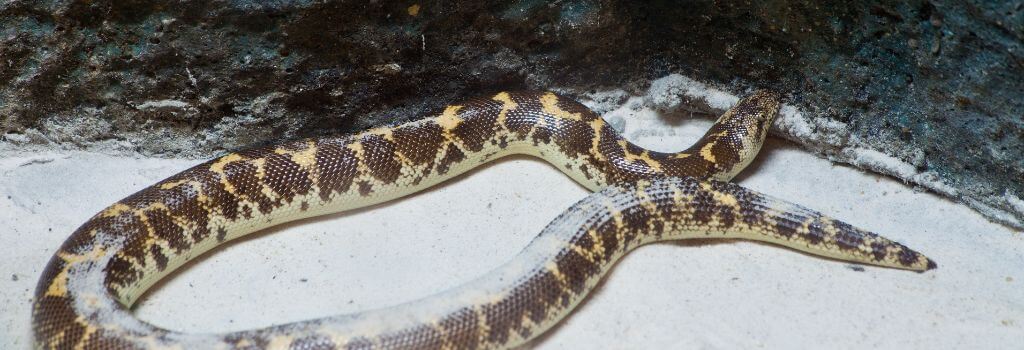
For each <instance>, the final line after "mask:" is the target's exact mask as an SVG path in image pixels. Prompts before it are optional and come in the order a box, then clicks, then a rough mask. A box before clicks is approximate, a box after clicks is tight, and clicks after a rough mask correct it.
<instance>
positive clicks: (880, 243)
mask: <svg viewBox="0 0 1024 350" xmlns="http://www.w3.org/2000/svg"><path fill="white" fill-rule="evenodd" d="M777 110H778V97H777V96H776V95H775V94H773V93H770V92H766V91H759V92H755V93H754V94H752V95H751V96H750V97H748V98H745V99H743V100H741V101H740V103H738V104H737V105H736V106H735V107H733V108H732V109H730V110H729V111H728V112H726V113H725V114H724V115H723V116H722V117H720V118H719V119H718V121H716V123H715V124H714V125H713V126H712V128H711V129H710V130H709V131H708V132H707V134H705V136H704V137H702V138H701V139H700V140H699V141H698V142H697V143H696V144H694V145H693V146H692V147H690V148H689V149H687V150H685V151H682V152H677V153H661V152H653V151H648V150H644V149H642V148H640V147H637V146H635V145H633V144H631V143H629V142H628V141H626V140H624V139H622V138H621V137H620V136H619V135H618V134H617V133H616V132H615V131H614V130H612V129H611V128H610V127H609V126H608V125H607V124H606V123H605V122H604V120H603V119H601V118H600V116H598V115H596V114H594V113H593V112H592V111H590V110H589V109H587V108H585V107H584V106H582V105H580V104H579V103H577V102H574V101H572V100H569V99H566V98H563V97H560V96H558V95H556V94H554V93H550V92H501V93H498V94H496V95H493V96H490V97H484V98H477V99H471V100H468V101H465V102H463V103H459V104H455V105H450V106H447V107H446V108H445V109H444V111H443V112H441V113H439V114H436V115H433V116H430V117H427V118H424V119H420V120H417V121H413V122H409V123H405V124H400V125H394V126H388V127H381V128H376V129H370V130H367V131H364V132H361V133H358V134H353V135H345V136H338V137H327V138H317V139H306V140H299V141H294V142H289V143H284V144H280V145H275V146H267V147H260V148H254V149H249V150H244V151H239V152H234V153H228V154H226V155H224V156H221V157H219V158H216V159H213V160H211V161H208V162H206V163H203V164H200V165H198V166H195V167H193V168H190V169H188V170H185V171H183V172H181V173H179V174H177V175H174V176H172V177H170V178H168V179H165V180H163V181H161V182H159V183H157V184H155V185H152V186H150V187H147V188H145V189H143V190H141V191H139V192H137V193H135V194H133V195H131V196H129V197H127V198H125V199H123V200H121V201H119V202H118V203H115V204H114V205H111V206H110V207H108V208H106V209H104V210H103V211H101V212H100V213H98V214H96V215H95V216H93V217H92V218H91V219H89V221H87V222H86V223H85V224H83V225H82V226H81V227H80V228H79V229H77V230H76V231H75V232H74V233H72V235H71V236H70V237H69V238H68V239H67V241H65V243H64V244H63V245H62V246H61V247H60V248H59V250H58V251H57V252H56V253H55V254H54V256H53V258H51V260H50V262H49V263H48V265H47V267H46V269H45V270H44V271H43V274H42V277H41V279H40V281H39V284H38V287H37V289H36V294H35V300H34V304H33V316H32V318H33V330H34V333H35V337H36V344H37V347H38V348H46V349H111V350H114V349H363V348H420V349H458V348H507V347H512V346H516V345H519V344H522V343H523V342H525V341H527V340H529V339H531V338H532V337H535V336H536V335H538V334H540V333H541V332H543V331H544V330H546V329H548V328H549V327H551V326H552V325H553V324H555V323H556V322H557V321H558V320H559V319H561V318H562V317H564V316H565V315H566V314H567V313H568V312H569V311H570V310H571V309H572V307H573V306H575V305H576V304H577V303H578V302H579V301H580V300H581V299H582V298H583V297H584V296H585V295H586V293H587V292H588V291H589V290H590V289H591V288H592V287H593V286H594V284H595V283H596V281H597V280H598V279H599V278H600V277H601V275H602V274H603V272H604V271H606V270H607V269H608V268H609V267H610V266H611V264H612V263H614V261H615V260H616V259H617V258H618V257H620V256H622V255H623V254H625V253H626V252H628V251H629V249H632V248H633V247H635V246H638V245H640V244H643V243H648V242H653V241H658V240H664V239H682V238H689V237H698V236H699V237H731V238H746V239H755V240H762V241H766V242H771V243H775V244H780V245H784V246H788V247H791V248H794V249H798V250H802V251H805V252H809V253H812V254H817V255H822V256H826V257H832V258H837V259H842V260H850V261H856V262H861V263H868V264H876V265H882V266H889V267H897V268H905V269H912V270H926V269H929V268H932V267H934V263H932V262H931V261H930V260H929V259H927V258H926V257H924V256H923V255H921V254H918V253H916V252H914V251H912V250H910V249H908V248H906V247H904V246H902V245H900V244H898V243H895V242H892V241H889V240H887V239H884V238H882V237H879V236H877V235H874V234H871V233H868V232H864V231H861V230H858V229H856V228H853V227H851V226H850V225H847V224H845V223H842V222H839V221H835V220H831V219H828V218H826V217H823V216H821V215H820V214H817V213H815V212H812V211H809V210H807V209H803V208H800V207H798V206H794V205H789V204H786V203H784V202H781V201H777V200H773V199H770V198H767V197H765V196H763V195H760V194H757V193H754V192H752V191H749V190H745V189H743V188H741V187H738V186H735V185H730V184H726V183H722V182H718V181H717V180H720V181H727V180H729V179H731V178H732V177H733V176H734V175H735V174H736V173H737V172H739V171H740V170H741V169H743V168H744V167H745V166H746V165H747V164H749V163H750V161H751V160H752V159H753V157H754V155H755V154H756V153H757V151H758V150H759V149H760V146H761V143H762V142H763V140H764V138H765V135H766V133H767V129H768V127H769V125H770V124H771V121H772V120H773V118H774V117H775V115H776V113H777ZM510 154H527V155H533V156H537V157H539V158H541V159H544V160H546V161H547V162H549V163H551V164H552V165H553V166H555V167H557V168H558V169H560V170H561V171H563V172H565V173H566V174H567V175H569V176H570V177H571V178H573V179H574V180H575V181H577V182H579V183H580V184H582V185H583V186H585V187H587V188H588V189H591V190H593V191H597V190H600V189H602V188H606V189H605V190H604V191H602V192H600V193H599V194H595V195H593V196H591V197H588V198H587V199H584V200H583V201H582V202H580V203H578V204H577V205H576V206H574V207H573V208H571V209H569V210H568V211H566V212H565V213H564V214H563V215H562V216H560V217H559V218H558V219H556V220H555V221H553V222H552V223H551V224H550V225H549V226H548V228H547V229H545V230H544V232H543V233H542V234H541V235H540V236H539V237H538V238H537V239H535V240H534V241H533V242H532V243H531V244H530V245H529V247H528V248H527V249H526V250H525V251H524V252H523V253H521V254H520V256H519V257H517V258H516V259H515V260H513V261H512V262H510V263H508V264H506V265H504V266H503V267H501V268H499V270H496V271H495V272H494V273H492V274H489V275H488V276H485V277H482V278H481V279H479V280H477V281H474V282H471V283H469V284H467V285H465V286H462V287H460V288H456V289H453V290H451V291H449V292H445V293H442V294H439V295H436V296H433V297H429V298H426V299H423V300H421V301H418V302H414V303H413V304H411V305H404V306H399V307H395V308H391V309H384V310H377V311H370V312H364V313H359V314H354V315H343V316H335V317H327V318H322V319H316V320H310V321H303V322H297V323H292V324H285V325H279V326H272V327H268V328H264V329H257V330H251V331H241V332H234V333H227V334H186V333H180V332H175V331H170V330H166V329H162V328H159V327H156V326H153V325H151V324H148V323H146V322H144V321H141V320H139V319H137V318H135V317H134V316H133V315H132V314H131V311H130V307H131V305H132V304H133V303H134V302H135V301H136V300H137V298H138V297H139V296H140V295H141V294H142V293H144V292H145V291H146V290H147V289H148V288H149V287H150V286H152V285H153V284H154V283H155V282H156V281H158V280H160V279H161V278H162V277H164V276H166V275H167V274H168V273H170V272H171V271H173V270H175V269H176V268H178V267H180V266H181V265H182V264H184V263H185V262H187V261H189V260H190V259H192V258H194V257H196V256H199V255H201V254H203V253H204V252H206V251H208V250H210V249H212V248H213V247H216V246H218V245H220V244H223V243H224V242H226V241H229V240H231V239H234V238H237V237H240V236H243V235H246V234H249V233H252V232H255V231H258V230H261V229H263V228H266V227H270V226H273V225H277V224H280V223H284V222H288V221H293V220H297V219H301V218H307V217H313V216H318V215H323V214H327V213H333V212H338V211H343V210H348V209H353V208H359V207H365V206H368V205H372V204H376V203H380V202H384V201H387V200H391V199H395V198H398V197H401V196H405V195H408V194H410V193H414V192H416V191H419V190H422V189H424V188H427V187H430V186H432V185H434V184H437V183H439V182H441V181H444V180H446V179H449V178H452V177H454V176H457V175H459V174H461V173H463V172H465V171H467V170H469V169H471V168H473V167H475V166H477V165H479V164H482V163H486V162H488V161H490V160H493V159H496V158H500V157H502V156H506V155H510ZM647 179H659V180H653V181H652V180H647ZM705 180H706V181H705ZM609 185H611V186H609ZM498 276H500V277H498ZM495 281H505V282H503V283H498V282H495ZM509 281H513V282H512V283H508V282H509Z"/></svg>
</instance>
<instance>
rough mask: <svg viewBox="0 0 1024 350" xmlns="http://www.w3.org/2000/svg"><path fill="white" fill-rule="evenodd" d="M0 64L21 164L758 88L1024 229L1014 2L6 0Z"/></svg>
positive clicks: (1022, 15)
mask: <svg viewBox="0 0 1024 350" xmlns="http://www.w3.org/2000/svg"><path fill="white" fill-rule="evenodd" d="M0 58H2V59H0V135H3V136H2V137H3V139H2V141H0V142H2V144H3V146H0V147H4V148H5V149H8V150H13V151H17V150H19V149H34V148H88V149H98V150H106V151H131V152H141V153H144V154H156V155H183V156H193V157H208V156H210V155H212V154H214V153H216V152H220V151H223V150H225V149H235V148H239V147H244V146H248V145H253V144H260V143H268V142H276V141H279V140H283V139H292V138H298V137H307V136H315V135H322V134H330V133H337V132H349V131H353V130H358V129H363V128H367V127H371V126H376V125H382V124H387V123H395V122H401V121H406V120H410V119H413V118H415V117H416V116H419V115H423V114H424V113H423V112H425V111H432V110H437V109H438V108H440V107H442V106H443V105H445V104H447V103H449V102H452V101H456V100H459V99H461V98H464V97H468V96H473V95H479V94H482V93H487V92H492V91H496V90H504V89H558V90H559V91H562V92H566V93H570V94H576V95H581V96H582V95H583V94H585V93H586V92H589V91H592V90H595V89H597V90H607V89H614V88H622V89H624V90H625V91H628V92H631V93H639V92H640V91H643V90H644V89H646V88H647V86H648V85H649V84H650V82H651V81H652V80H654V79H657V78H660V77H664V76H667V75H670V74H676V73H678V74H683V75H685V76H688V77H692V78H694V79H697V80H699V81H703V82H707V83H711V84H715V85H717V86H723V87H727V88H728V89H730V90H732V91H743V90H745V89H748V88H752V87H768V88H774V89H778V90H781V91H784V92H786V93H787V94H788V95H789V96H790V100H789V101H788V102H790V103H791V104H794V105H796V106H799V107H800V108H801V109H802V110H803V111H804V112H805V114H806V116H807V117H808V118H810V120H811V122H812V124H813V125H839V126H840V127H836V128H817V129H818V130H816V131H815V132H816V133H817V136H815V137H805V136H802V135H803V134H799V133H794V132H792V130H788V131H787V130H776V132H777V133H778V134H779V135H780V136H783V137H787V138H790V139H792V140H794V141H796V142H798V143H801V144H803V145H804V146H806V147H808V148H809V149H811V150H813V151H815V152H819V153H820V154H823V155H825V156H828V157H831V158H833V159H836V160H839V161H844V162H849V163H852V164H855V165H858V166H861V167H865V168H868V169H872V170H876V171H882V172H887V173H889V174H892V175H895V176H900V177H904V178H905V179H908V180H911V181H916V182H918V183H920V184H922V185H924V186H927V187H929V188H932V189H934V190H936V191H938V192H941V193H944V194H947V195H950V196H953V197H957V198H960V199H961V200H963V201H964V202H966V203H968V204H970V205H972V206H974V207H975V208H979V209H980V210H982V211H983V212H985V213H986V214H987V215H989V216H990V217H993V218H996V219H998V220H1000V221H1002V222H1005V223H1009V224H1011V225H1014V226H1017V227H1024V224H1022V222H1024V201H1022V200H1021V197H1024V184H1022V181H1021V180H1022V179H1024V142H1022V140H1024V121H1022V119H1024V5H1022V4H1021V3H1020V2H1013V1H873V2H846V1H787V2H780V1H766V2H742V1H690V2H679V1H646V2H634V1H612V0H565V1H554V2H549V1H536V0H519V1H514V2H504V3H495V2H486V1H460V2H449V1H405V2H396V1H368V2H367V1H359V2H357V1H299V0H296V1H277V2H266V3H265V2H248V1H215V0H191V1H189V0H186V1H154V0H135V1H88V2H87V1H9V2H5V3H4V4H2V5H0ZM837 140H838V141H837ZM859 149H868V150H873V151H878V152H880V154H885V155H888V156H891V157H893V158H894V159H898V160H900V161H902V162H904V163H906V164H910V165H911V166H912V168H913V171H912V172H908V171H906V170H905V169H904V170H901V171H894V170H892V169H888V170H887V169H884V167H882V166H880V165H877V164H875V163H876V162H866V161H862V160H858V159H857V157H856V153H857V152H855V151H856V150H859ZM908 173H914V174H916V175H912V176H907V174H908ZM921 174H927V175H928V177H929V178H933V180H934V181H922V180H921V177H920V176H918V175H921ZM936 183H938V184H941V186H940V185H935V184H936ZM942 186H947V187H949V188H952V189H954V190H952V191H951V190H949V189H948V188H945V187H942ZM940 187H942V188H940Z"/></svg>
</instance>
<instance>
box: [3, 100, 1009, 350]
mask: <svg viewBox="0 0 1024 350" xmlns="http://www.w3.org/2000/svg"><path fill="white" fill-rule="evenodd" d="M608 116H609V119H610V120H611V121H612V123H613V124H616V125H618V126H619V127H620V128H622V129H623V130H624V134H625V135H627V137H628V138H629V139H630V140H631V141H634V142H637V143H638V144H640V145H641V146H644V147H648V148H651V149H655V150H660V151H675V150H681V149H683V148H685V147H687V146H689V144H690V143H691V142H693V141H694V140H696V139H697V138H698V137H699V136H700V135H701V134H702V133H703V131H704V130H706V128H707V127H708V126H709V125H710V124H711V120H708V119H687V118H678V117H677V118H668V117H662V116H659V115H658V114H657V113H655V112H653V111H651V110H649V109H646V108H642V106H641V107H640V108H637V106H632V107H630V106H624V107H622V108H620V109H619V110H616V111H614V112H612V113H611V114H609V115H608ZM196 163H198V161H195V160H183V159H155V158H140V157H129V156H110V155H103V154H97V153H85V152H54V153H37V154H25V152H20V153H12V154H7V155H0V224H2V226H0V348H4V349H29V348H30V347H31V344H32V342H31V339H32V337H31V333H30V332H31V331H30V305H31V298H32V292H33V290H34V289H35V285H36V282H37V280H38V278H39V274H40V273H41V271H42V269H43V267H44V265H45V263H46V261H47V260H48V259H49V258H50V255H51V254H53V252H54V250H55V249H56V248H57V247H58V246H59V245H60V244H61V242H63V241H64V239H65V238H67V236H68V235H69V234H70V233H71V232H72V231H73V230H74V229H75V228H76V227H77V226H78V225H80V224H81V223H83V222H84V221H85V220H86V219H87V218H88V217H90V216H91V215H93V214H94V213H96V212H98V211H99V210H101V209H102V208H104V207H106V206H107V205H109V204H111V203H113V202H115V201H116V200H118V199H120V198H122V197H125V196H127V195H128V194H131V193H132V192H134V191H137V190H138V189H141V188H143V187H145V186H148V185H150V184H152V183H155V182H156V181H158V180H160V179H162V178H164V177H167V176H169V175H171V174H174V173H176V172H178V171H181V170H183V169H185V168H187V167H189V166H191V165H193V164H196ZM737 182H738V183H740V184H741V185H743V186H745V187H748V188H751V189H755V190H757V191H761V192H764V193H768V194H771V195H774V196H777V197H780V198H784V199H787V200H790V201H793V202H796V203H799V204H802V205H804V206H807V207H810V208H813V209H816V210H819V211H822V212H824V213H826V214H829V215H831V216H833V217H835V218H838V219H841V220H845V221H847V222H849V223H851V224H853V225H855V226H859V227H862V228H865V229H869V230H872V231H875V232H878V233H881V234H883V235H885V236H887V237H890V238H893V239H896V240H898V241H900V242H903V243H904V244H907V245H908V246H910V247H912V248H914V249H917V250H918V251H920V252H922V253H925V254H926V255H928V256H930V257H931V258H932V259H934V260H935V261H936V262H937V263H938V265H939V268H938V269H937V270H933V271H930V272H927V273H913V272H907V271H899V270H892V269H884V268H876V267H870V266H860V265H854V264H849V263H844V262H837V261H832V260H825V259H820V258H817V257H813V256H809V255H805V254H801V253H797V252H794V251H792V250H787V249H782V248H778V247H775V246H770V245H766V244H758V243H749V242H740V241H728V242H713V241H701V242H695V243H694V242H691V243H668V244H656V245H651V246H647V247H643V248H640V249H638V250H637V251H635V252H633V253H632V254H629V255H628V256H627V257H626V258H624V259H623V260H622V261H621V262H620V263H619V264H618V265H617V266H616V267H615V268H614V269H613V271H612V272H611V273H610V274H609V275H608V276H607V277H606V279H605V283H603V284H602V285H601V286H599V287H598V289H597V290H596V291H595V292H594V293H593V294H592V295H591V297H590V298H588V300H587V301H586V302H585V303H584V304H583V305H582V306H581V307H580V308H579V309H577V310H576V311H575V312H574V313H573V314H572V315H570V316H569V318H568V319H566V320H565V321H563V322H562V323H561V324H559V325H558V326H557V327H556V328H555V329H553V330H552V331H550V332H548V333H547V334H546V335H544V336H542V337H541V338H540V339H539V340H538V341H535V342H534V343H532V344H531V345H530V346H531V347H536V348H538V349H580V348H587V349H625V348H630V349H644V348H648V349H679V348H711V349H718V348H726V349H729V348H744V349H751V348H775V349H779V348H782V349H791V348H822V347H824V348H836V349H844V348H917V349H926V348H927V349H948V348H988V349H994V348H1014V347H1019V346H1020V344H1021V343H1020V340H1021V339H1024V235H1022V233H1020V232H1014V231H1013V230H1011V229H1009V228H1007V227H1005V226H1001V225H998V224H994V223H991V222H989V221H987V220H986V219H984V218H983V217H982V216H980V215H979V214H977V213H976V212H974V211H972V210H971V209H968V208H967V207H965V206H963V205H959V204H955V203H953V202H951V201H949V200H947V199H944V198H941V197H939V196H937V195H934V194H931V193H928V192H922V191H920V190H915V189H914V188H912V187H909V186H907V185H904V184H903V183H901V182H898V181H896V180H892V179H890V178H886V177H880V176H877V175H873V174H869V173H864V172H862V171H859V170H856V169H853V168H850V167H846V166H838V165H834V164H832V163H830V162H829V161H827V160H822V159H819V158H816V157H814V156H811V155H810V154H808V153H806V152H804V151H802V150H800V149H797V148H796V147H794V146H792V145H790V144H788V143H786V142H784V141H780V140H778V139H774V138H773V139H770V140H769V142H768V143H767V145H766V146H765V148H764V150H763V151H762V153H761V155H760V156H759V159H758V160H757V161H756V162H755V163H754V164H753V165H751V167H750V168H749V169H748V170H746V171H745V172H743V173H742V174H741V175H740V176H739V178H738V179H737ZM586 194H587V192H586V191H585V190H584V189H583V188H582V187H580V186H578V185H576V184H575V183H573V182H571V180H569V179H568V178H567V177H566V176H564V175H563V174H561V173H559V172H558V171H557V170H555V169H554V168H553V167H551V166H549V165H547V164H546V163H543V162H541V161H538V160H533V159H529V158H522V157H516V158H511V159H506V160H504V161H499V162H497V163H494V164H491V165H488V166H485V167H483V168H481V169H479V170H476V171H473V172H471V173H469V174H467V175H465V176H461V177H459V178H457V179H455V181H450V182H447V183H445V184H443V185H442V186H441V187H439V188H437V189H434V190H431V191H428V192H426V193H421V194H418V195H414V196H412V197H410V198H406V199H403V200H400V201H397V202H394V203H390V204H386V205H380V206H376V207H373V208H370V209H368V210H360V211H357V212H354V213H344V214H339V215H333V216H329V217H324V218H317V219H312V220H305V221H303V222H300V223H296V224H289V225H286V226H285V227H282V228H280V229H272V230H270V231H269V232H265V233H259V234H256V235H255V236H254V237H251V238H247V239H242V240H240V241H238V242H235V243H232V244H229V245H227V246H225V247H223V249H217V250H215V251H214V252H213V254H209V255H207V256H206V257H205V258H202V259H199V260H198V262H197V263H194V264H190V265H188V266H187V267H186V268H185V269H184V270H183V271H181V272H180V273H177V274H175V275H172V277H171V278H170V279H169V280H168V281H166V283H163V284H160V285H158V288H157V290H155V291H154V292H152V293H150V294H149V295H148V296H146V297H144V298H143V299H142V301H141V303H140V305H139V306H138V307H137V308H136V310H137V315H138V316H139V317H141V318H142V319H144V320H146V321H149V322H152V323H155V324H157V325H159V326H162V327H166V328H170V329H175V330H181V331H189V332H222V331H233V330H242V329H249V328H254V327H264V326H269V325H272V324H278V323H283V322H292V321H299V320H303V319H309V318H315V317H321V316H327V315H333V314H340V313H351V312H358V311H360V310H368V309H373V308H378V307H383V306H390V305H395V304H399V303H404V302H408V301H412V300H415V299H417V298H420V297H424V296H427V295H430V294H433V293H436V292H440V291H442V290H445V289H448V288H451V287H454V286H456V285H459V284H461V283H464V282H467V281H469V280H471V279H473V278H475V277H477V276H480V275H482V274H485V273H487V272H488V271H489V270H491V269H492V268H495V267H497V266H499V265H500V264H501V263H503V262H505V261H507V260H508V259H509V258H511V257H512V256H513V255H514V254H515V253H517V252H518V251H519V250H520V249H522V248H523V247H524V246H526V244H527V243H528V242H529V241H530V239H531V238H533V236H534V235H535V234H537V233H538V232H540V230H541V229H542V228H543V227H544V226H545V225H546V224H547V223H548V222H549V221H550V220H551V219H553V218H554V217H555V216H556V215H557V214H558V213H559V212H561V211H562V210H563V209H565V208H567V207H568V206H569V205H571V204H572V203H574V202H576V201H577V200H579V199H581V198H583V197H584V196H585V195H586Z"/></svg>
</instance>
